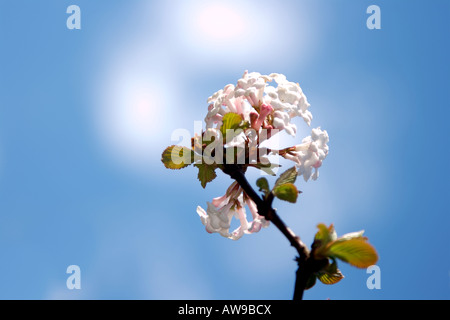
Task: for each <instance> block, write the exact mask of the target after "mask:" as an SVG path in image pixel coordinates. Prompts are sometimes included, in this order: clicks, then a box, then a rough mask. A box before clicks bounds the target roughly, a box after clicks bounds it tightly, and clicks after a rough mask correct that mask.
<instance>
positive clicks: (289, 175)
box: [274, 166, 298, 188]
mask: <svg viewBox="0 0 450 320" xmlns="http://www.w3.org/2000/svg"><path fill="white" fill-rule="evenodd" d="M297 174H298V172H297V168H296V167H295V166H294V167H292V168H290V169H287V170H286V171H285V172H283V173H282V174H281V175H280V177H279V178H278V179H277V181H276V182H275V187H274V188H276V187H278V186H281V185H283V184H286V183H292V184H293V183H295V180H296V179H297Z"/></svg>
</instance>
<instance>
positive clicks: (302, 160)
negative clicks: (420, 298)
mask: <svg viewBox="0 0 450 320" xmlns="http://www.w3.org/2000/svg"><path fill="white" fill-rule="evenodd" d="M272 82H275V83H276V84H277V86H276V87H275V86H272V85H270V83H272ZM208 103H209V107H208V113H207V115H206V117H205V123H206V129H205V130H204V131H203V132H202V134H201V135H196V136H195V137H194V138H192V141H191V148H187V147H181V146H170V147H168V148H166V149H165V150H164V152H163V153H162V159H161V160H162V162H163V164H164V165H165V167H166V168H169V169H175V170H179V169H182V168H185V167H187V166H189V165H191V164H193V165H194V166H195V167H197V168H198V179H199V181H200V183H201V185H202V187H203V188H205V187H206V185H207V184H208V183H209V182H211V181H213V180H214V179H215V178H216V177H217V173H216V171H217V170H218V169H219V170H221V171H222V172H224V173H225V174H227V175H229V176H230V177H231V178H232V179H233V180H234V181H233V183H232V184H231V185H230V186H229V187H228V189H227V190H226V192H225V194H224V195H223V196H220V197H217V198H214V199H213V200H212V201H211V202H208V203H207V208H206V210H205V209H203V208H202V207H200V206H199V207H198V208H197V213H198V215H199V217H200V220H201V222H202V223H203V225H204V226H205V228H206V231H207V232H208V233H219V234H220V235H222V236H223V237H226V238H229V239H232V240H238V239H240V238H241V237H242V236H243V235H244V234H252V233H256V232H259V231H260V230H261V229H262V228H267V227H268V226H269V224H270V223H272V224H274V225H275V227H277V228H278V229H279V230H280V231H281V233H282V234H283V235H284V236H285V237H286V238H287V239H288V241H289V242H290V244H291V245H292V246H293V247H294V248H295V249H296V250H297V253H298V257H297V258H296V261H297V263H298V270H297V273H296V283H295V290H294V300H300V299H302V297H303V292H304V290H306V289H309V288H311V287H312V286H314V284H315V283H316V279H319V281H321V282H322V283H325V284H334V283H337V282H339V281H340V280H341V279H342V278H343V275H342V273H341V272H340V271H339V269H338V268H337V259H339V260H341V261H344V262H347V263H349V264H351V265H353V266H355V267H358V268H367V267H369V266H370V265H373V264H375V263H376V261H377V260H378V256H377V253H376V251H375V249H374V248H373V247H372V246H371V245H370V244H369V243H368V242H367V238H365V237H363V232H362V231H360V232H355V233H350V234H346V235H344V236H342V237H339V238H338V237H337V236H336V232H335V230H334V227H333V225H330V226H329V227H326V226H325V225H324V224H319V225H318V229H319V231H318V232H317V234H316V236H315V238H314V242H313V244H312V246H311V250H309V249H308V247H307V246H306V245H305V244H304V243H303V242H302V241H301V240H300V237H298V236H297V235H295V233H294V232H293V231H292V230H290V229H289V228H288V227H287V226H286V225H285V224H284V222H283V221H282V220H281V218H280V217H279V215H278V214H277V212H276V210H275V209H274V208H273V207H272V203H273V201H274V199H275V198H278V199H280V200H283V201H288V202H290V203H296V201H297V198H298V196H299V194H300V193H301V192H300V191H298V189H297V187H296V186H295V182H296V180H297V177H298V176H303V179H304V181H305V182H307V181H309V180H310V179H312V180H316V179H317V178H318V177H319V171H318V169H319V168H320V167H321V166H322V163H323V161H324V160H325V158H326V157H327V155H328V151H329V147H328V142H329V138H328V133H327V132H326V131H323V130H321V128H320V127H319V128H315V129H312V131H311V135H310V136H308V137H305V138H304V139H303V140H302V142H301V143H300V144H297V145H294V146H290V147H287V148H277V149H275V148H267V147H264V143H265V142H266V141H269V140H271V138H273V137H274V136H276V135H277V134H278V133H279V132H280V131H285V132H286V133H288V134H289V135H292V136H295V135H296V132H297V127H296V125H295V124H293V123H292V119H293V118H295V117H300V118H302V119H303V120H304V121H305V123H306V124H307V125H308V126H309V125H310V124H311V121H312V114H311V112H310V111H309V110H308V109H309V107H310V105H309V103H308V101H307V99H306V96H305V95H304V93H303V91H302V89H301V88H300V86H299V85H298V84H296V83H293V82H289V81H287V79H286V77H285V76H284V75H281V74H275V73H274V74H271V75H261V74H259V73H256V72H253V73H248V72H245V73H244V75H243V77H242V78H241V79H239V80H238V82H237V85H236V86H234V85H232V84H229V85H227V86H225V88H224V89H223V90H219V91H218V92H216V93H215V94H213V95H212V96H211V97H209V98H208ZM270 156H279V157H282V158H285V159H287V160H290V161H292V162H293V163H294V166H293V167H292V168H290V169H288V170H286V171H285V172H283V173H282V174H281V175H280V176H279V178H278V179H277V180H276V182H275V184H274V186H273V188H270V186H269V182H268V180H267V179H266V178H264V177H262V178H259V179H258V180H257V181H256V186H257V187H258V188H259V192H260V193H261V194H258V192H257V191H255V190H254V189H253V187H252V186H251V185H250V183H249V182H248V181H247V178H246V177H245V173H246V171H247V169H248V168H250V167H252V168H256V169H259V170H261V171H264V172H266V173H268V174H270V175H275V174H274V173H273V171H272V169H274V168H276V167H277V166H278V165H277V164H275V163H272V162H271V161H270ZM246 206H247V207H248V209H249V210H250V212H251V215H252V220H251V221H248V219H247V215H246V210H245V207H246ZM233 217H235V218H236V219H238V220H239V221H240V226H239V227H238V228H237V229H235V230H234V231H231V232H230V225H231V220H232V218H233Z"/></svg>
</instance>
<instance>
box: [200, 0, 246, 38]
mask: <svg viewBox="0 0 450 320" xmlns="http://www.w3.org/2000/svg"><path fill="white" fill-rule="evenodd" d="M194 21H196V28H197V34H203V35H204V36H205V37H206V38H208V39H209V40H229V39H232V38H235V37H237V36H239V35H240V33H243V32H244V30H245V28H246V21H245V19H244V17H243V16H242V15H241V13H240V12H238V11H237V10H234V9H232V8H231V7H230V6H226V5H224V4H211V5H208V6H206V7H205V8H202V9H200V11H199V12H198V13H197V14H196V16H195V19H194Z"/></svg>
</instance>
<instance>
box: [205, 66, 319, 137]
mask: <svg viewBox="0 0 450 320" xmlns="http://www.w3.org/2000/svg"><path fill="white" fill-rule="evenodd" d="M273 81H275V83H276V84H277V86H276V87H274V86H271V85H270V83H272V82H273ZM208 103H209V104H210V105H209V108H208V114H207V116H206V118H205V122H206V127H207V128H212V127H214V126H215V125H217V126H220V125H221V123H222V121H221V120H222V118H223V116H224V115H225V114H226V113H228V112H233V113H237V114H240V115H241V116H242V117H243V119H244V120H246V121H249V122H250V123H251V124H252V128H253V129H256V130H259V129H260V128H270V129H272V128H273V129H279V130H286V132H287V133H288V134H290V135H292V136H295V134H296V132H297V127H296V126H295V124H293V123H292V122H291V119H292V118H294V117H297V116H300V117H302V118H303V120H304V121H305V122H306V123H307V124H308V125H310V124H311V120H312V114H311V112H309V111H308V108H309V106H310V105H309V103H308V100H307V99H306V96H305V94H304V93H303V91H302V89H301V88H300V85H299V84H298V83H294V82H290V81H288V80H286V77H285V76H284V75H282V74H278V73H272V74H270V75H261V74H260V73H258V72H251V73H249V72H248V71H245V73H244V75H243V76H242V78H241V79H239V80H238V82H237V85H236V86H234V85H232V84H228V85H227V86H225V88H223V89H221V90H219V91H217V92H216V93H214V94H213V95H212V96H211V97H209V98H208ZM252 114H253V116H252Z"/></svg>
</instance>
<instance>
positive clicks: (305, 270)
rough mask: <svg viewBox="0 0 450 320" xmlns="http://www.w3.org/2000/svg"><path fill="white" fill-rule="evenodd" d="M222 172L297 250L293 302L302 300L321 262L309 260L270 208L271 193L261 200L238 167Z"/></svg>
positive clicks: (307, 252) (232, 166)
mask: <svg viewBox="0 0 450 320" xmlns="http://www.w3.org/2000/svg"><path fill="white" fill-rule="evenodd" d="M222 170H223V172H224V173H226V174H228V175H229V176H230V177H231V178H232V179H234V180H236V181H237V183H239V185H240V186H241V188H242V189H243V190H244V192H245V193H246V194H247V196H248V197H249V198H250V199H252V201H253V202H255V204H256V206H257V208H258V214H259V215H261V216H263V217H264V218H265V219H266V220H268V221H271V222H272V223H273V224H274V225H275V226H276V227H277V228H278V230H280V231H281V233H282V234H283V235H284V236H285V237H286V238H287V239H288V240H289V243H290V244H291V246H293V247H294V248H295V249H296V250H297V252H298V255H299V256H298V257H297V259H296V261H297V263H298V269H297V272H296V281H295V288H294V298H293V300H302V298H303V292H304V290H305V287H306V283H307V280H308V278H309V277H310V276H311V275H312V274H313V273H314V272H316V271H317V270H319V269H317V268H318V265H322V264H323V261H322V264H320V263H318V262H320V261H317V260H314V259H310V252H309V250H308V248H307V247H306V245H305V244H304V243H303V242H302V241H301V240H300V237H298V236H297V235H295V234H294V232H292V230H291V229H289V228H288V227H287V226H286V225H285V224H284V222H283V221H282V220H281V218H280V217H279V216H278V214H277V212H276V211H275V209H273V208H272V202H273V199H274V196H273V193H270V194H269V195H268V196H267V197H266V198H261V197H260V196H259V195H258V194H257V193H256V191H255V190H254V189H253V187H252V186H251V185H250V184H249V182H248V181H247V178H246V177H245V174H244V170H243V167H242V166H240V165H235V164H231V165H228V164H227V165H224V166H223V169H222Z"/></svg>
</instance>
